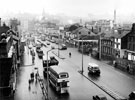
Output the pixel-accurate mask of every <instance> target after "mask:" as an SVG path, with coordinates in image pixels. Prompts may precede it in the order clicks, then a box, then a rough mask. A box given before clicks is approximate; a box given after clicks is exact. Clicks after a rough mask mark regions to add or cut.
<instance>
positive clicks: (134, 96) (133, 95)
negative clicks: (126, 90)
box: [129, 91, 135, 100]
mask: <svg viewBox="0 0 135 100" xmlns="http://www.w3.org/2000/svg"><path fill="white" fill-rule="evenodd" d="M129 100H135V91H132V92H131V93H130V94H129Z"/></svg>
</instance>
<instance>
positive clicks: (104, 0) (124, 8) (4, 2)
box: [0, 0, 135, 18]
mask: <svg viewBox="0 0 135 100" xmlns="http://www.w3.org/2000/svg"><path fill="white" fill-rule="evenodd" d="M0 2H1V3H0V4H1V5H0V15H3V14H4V13H8V12H13V13H19V12H21V13H23V12H29V13H34V14H41V13H42V11H43V9H44V10H45V12H47V13H50V14H57V13H62V14H65V15H69V16H70V15H71V16H78V17H88V16H89V17H94V16H98V17H105V18H106V17H108V18H109V17H110V18H113V11H114V9H116V10H117V16H125V17H127V16H128V18H130V17H132V18H133V17H134V16H135V6H134V5H135V0H0Z"/></svg>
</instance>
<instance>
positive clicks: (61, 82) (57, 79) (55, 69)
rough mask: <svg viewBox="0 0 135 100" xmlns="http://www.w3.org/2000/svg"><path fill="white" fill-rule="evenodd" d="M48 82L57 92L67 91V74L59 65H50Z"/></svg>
mask: <svg viewBox="0 0 135 100" xmlns="http://www.w3.org/2000/svg"><path fill="white" fill-rule="evenodd" d="M49 82H50V84H51V85H52V86H53V87H54V88H55V90H56V91H57V92H58V93H60V94H62V93H68V88H69V86H68V82H69V74H68V72H65V71H63V70H62V69H61V68H60V66H57V65H54V66H50V69H49Z"/></svg>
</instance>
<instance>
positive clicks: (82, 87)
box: [7, 42, 135, 100]
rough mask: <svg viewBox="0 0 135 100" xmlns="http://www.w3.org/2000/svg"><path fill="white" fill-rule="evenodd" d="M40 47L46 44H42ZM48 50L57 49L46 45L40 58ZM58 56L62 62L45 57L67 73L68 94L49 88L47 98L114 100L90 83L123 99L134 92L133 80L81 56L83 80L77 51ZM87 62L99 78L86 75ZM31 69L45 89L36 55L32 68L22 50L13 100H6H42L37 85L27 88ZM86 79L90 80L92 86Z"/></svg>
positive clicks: (51, 44) (51, 52) (40, 64)
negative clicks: (100, 98)
mask: <svg viewBox="0 0 135 100" xmlns="http://www.w3.org/2000/svg"><path fill="white" fill-rule="evenodd" d="M44 43H45V44H46V42H44ZM51 46H54V47H56V48H57V47H58V45H57V44H54V43H50V45H47V47H42V50H43V51H44V56H46V51H48V50H50V49H51ZM59 52H60V56H62V57H64V58H65V59H60V58H59V57H57V56H56V55H55V54H54V53H58V50H52V51H50V52H49V56H55V57H56V59H58V61H59V67H61V68H63V69H64V70H65V71H67V72H68V73H69V81H70V82H69V86H70V87H69V94H64V95H58V94H57V93H56V92H55V90H54V89H53V88H52V87H51V86H50V85H49V97H50V98H51V99H52V100H92V96H93V95H96V94H104V95H106V97H107V98H108V100H114V99H113V98H112V97H111V96H109V95H108V94H107V93H105V92H104V91H103V90H101V89H100V88H99V87H97V86H96V85H95V84H93V82H94V83H96V84H97V85H99V86H104V87H107V88H108V89H111V90H113V91H114V92H116V93H118V94H120V95H122V96H124V97H126V98H128V94H129V93H130V92H131V91H133V90H134V88H135V86H134V84H135V80H134V77H132V76H130V75H127V74H125V73H122V72H121V71H119V70H117V69H114V68H113V67H112V66H110V65H107V64H105V63H103V62H100V61H97V60H95V59H93V58H91V57H90V56H88V55H84V56H83V57H84V60H83V63H84V64H83V68H84V73H83V75H84V76H85V77H84V76H83V75H82V74H80V73H79V72H78V71H80V70H81V69H82V54H81V53H79V52H78V51H77V48H72V47H68V49H67V50H59ZM69 52H71V53H72V57H71V58H70V57H69V55H68V53H69ZM89 62H94V63H97V64H99V65H100V69H101V75H100V76H99V77H93V76H90V75H88V70H87V66H88V63H89ZM35 67H37V68H38V70H39V74H40V76H41V77H42V78H43V79H44V85H45V86H46V78H44V76H43V65H42V59H39V58H38V56H37V54H36V60H35V65H32V60H31V55H30V52H28V48H27V47H25V53H24V65H23V66H21V67H20V68H19V72H18V81H17V82H18V83H17V90H16V93H15V96H14V98H10V99H9V98H7V100H44V96H43V94H42V91H41V87H40V85H39V83H38V82H36V81H34V82H33V83H32V84H31V85H30V88H29V83H28V80H29V79H30V73H31V72H34V71H35ZM88 79H91V80H92V81H93V82H91V81H90V80H88Z"/></svg>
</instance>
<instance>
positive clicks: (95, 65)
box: [88, 63, 99, 67]
mask: <svg viewBox="0 0 135 100" xmlns="http://www.w3.org/2000/svg"><path fill="white" fill-rule="evenodd" d="M88 65H90V66H92V67H99V66H98V65H97V64H95V63H89V64H88Z"/></svg>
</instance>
